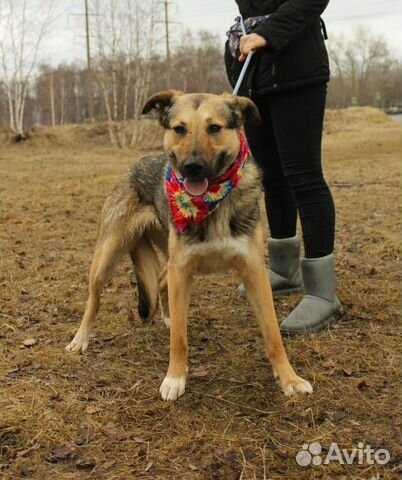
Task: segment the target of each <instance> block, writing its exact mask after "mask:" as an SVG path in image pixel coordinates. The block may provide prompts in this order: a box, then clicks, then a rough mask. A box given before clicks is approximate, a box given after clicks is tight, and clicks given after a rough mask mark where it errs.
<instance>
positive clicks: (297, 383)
mask: <svg viewBox="0 0 402 480" xmlns="http://www.w3.org/2000/svg"><path fill="white" fill-rule="evenodd" d="M281 386H282V390H283V393H284V394H285V395H286V396H287V397H291V396H292V395H296V394H297V393H313V387H312V386H311V383H310V382H308V381H307V380H304V379H303V378H301V377H297V376H296V377H295V378H293V379H292V380H290V381H287V382H284V383H281Z"/></svg>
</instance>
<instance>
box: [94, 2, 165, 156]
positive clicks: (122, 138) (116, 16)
mask: <svg viewBox="0 0 402 480" xmlns="http://www.w3.org/2000/svg"><path fill="white" fill-rule="evenodd" d="M156 5H157V1H156V0H146V1H140V0H124V1H122V0H96V1H95V19H96V29H95V30H96V34H95V51H96V57H95V71H96V78H97V81H98V83H99V86H100V89H101V91H102V97H103V100H104V104H105V110H106V114H107V122H108V127H109V136H110V141H111V143H112V144H113V145H116V146H119V147H125V146H126V145H127V136H126V127H127V123H128V112H129V109H130V105H129V98H130V91H131V90H133V95H134V105H133V106H132V108H131V109H134V115H136V116H138V111H139V105H140V104H141V103H142V102H143V100H145V97H146V95H147V93H148V90H149V80H150V62H149V60H150V58H151V56H152V53H153V48H154V35H155V25H156ZM138 137H139V135H138V131H135V130H134V132H133V133H132V135H131V139H130V143H131V144H133V143H135V142H136V141H137V139H138Z"/></svg>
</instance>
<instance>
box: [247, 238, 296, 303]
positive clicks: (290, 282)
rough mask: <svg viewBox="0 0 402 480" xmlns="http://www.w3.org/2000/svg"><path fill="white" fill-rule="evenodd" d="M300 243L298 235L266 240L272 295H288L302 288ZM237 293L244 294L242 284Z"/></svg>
mask: <svg viewBox="0 0 402 480" xmlns="http://www.w3.org/2000/svg"><path fill="white" fill-rule="evenodd" d="M300 244H301V240H300V237H299V236H298V235H296V236H294V237H292V238H279V239H277V238H270V239H269V240H268V258H269V270H268V276H269V281H270V283H271V288H272V293H273V294H274V296H279V295H289V294H291V293H296V292H301V291H302V290H303V284H302V277H301V273H300ZM239 293H240V295H242V296H245V294H246V290H245V288H244V285H243V284H242V285H240V286H239Z"/></svg>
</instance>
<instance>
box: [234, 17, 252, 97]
mask: <svg viewBox="0 0 402 480" xmlns="http://www.w3.org/2000/svg"><path fill="white" fill-rule="evenodd" d="M240 26H241V30H242V32H243V35H247V30H246V26H245V25H244V21H243V17H240ZM253 53H254V52H253V51H252V50H251V51H250V52H249V53H248V55H247V58H246V61H245V62H244V65H243V68H242V69H241V72H240V75H239V78H238V79H237V82H236V85H235V87H234V89H233V93H232V95H237V94H238V93H239V89H240V86H241V84H242V82H243V79H244V75H245V74H246V71H247V68H248V66H249V64H250V62H251V57H252V56H253Z"/></svg>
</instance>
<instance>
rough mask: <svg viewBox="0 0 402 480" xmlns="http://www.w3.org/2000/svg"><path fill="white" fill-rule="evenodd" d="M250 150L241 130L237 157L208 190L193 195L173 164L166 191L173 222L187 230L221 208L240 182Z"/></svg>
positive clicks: (180, 228)
mask: <svg viewBox="0 0 402 480" xmlns="http://www.w3.org/2000/svg"><path fill="white" fill-rule="evenodd" d="M248 154H249V148H248V145H247V141H246V138H245V136H244V133H243V132H240V149H239V153H238V155H237V158H236V161H235V162H234V163H233V165H232V166H231V167H230V168H229V170H227V171H226V172H225V173H223V174H222V175H220V176H219V177H217V178H215V179H214V180H213V181H212V182H211V183H210V184H209V185H208V189H207V191H206V192H205V193H204V194H202V195H200V196H198V197H193V196H191V195H190V194H189V193H188V192H187V191H186V189H185V188H184V185H183V182H184V178H183V177H181V176H177V175H176V172H175V171H174V169H173V168H172V166H171V165H170V163H169V164H168V166H167V171H166V181H165V184H166V192H167V197H168V203H169V208H170V213H171V215H172V220H173V223H174V224H175V225H176V228H177V230H178V231H179V232H183V231H184V230H185V229H186V228H187V227H188V226H189V225H190V224H191V223H193V224H196V225H198V224H200V223H201V222H202V221H203V220H204V218H205V217H206V216H207V215H209V214H210V213H211V212H213V211H214V210H215V208H217V206H218V205H219V202H221V201H222V200H223V199H224V198H225V197H226V196H227V195H229V193H230V192H231V191H232V190H233V189H234V188H235V187H236V186H237V184H238V183H239V181H240V178H241V176H242V174H243V169H244V166H245V164H246V161H247V158H248Z"/></svg>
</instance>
